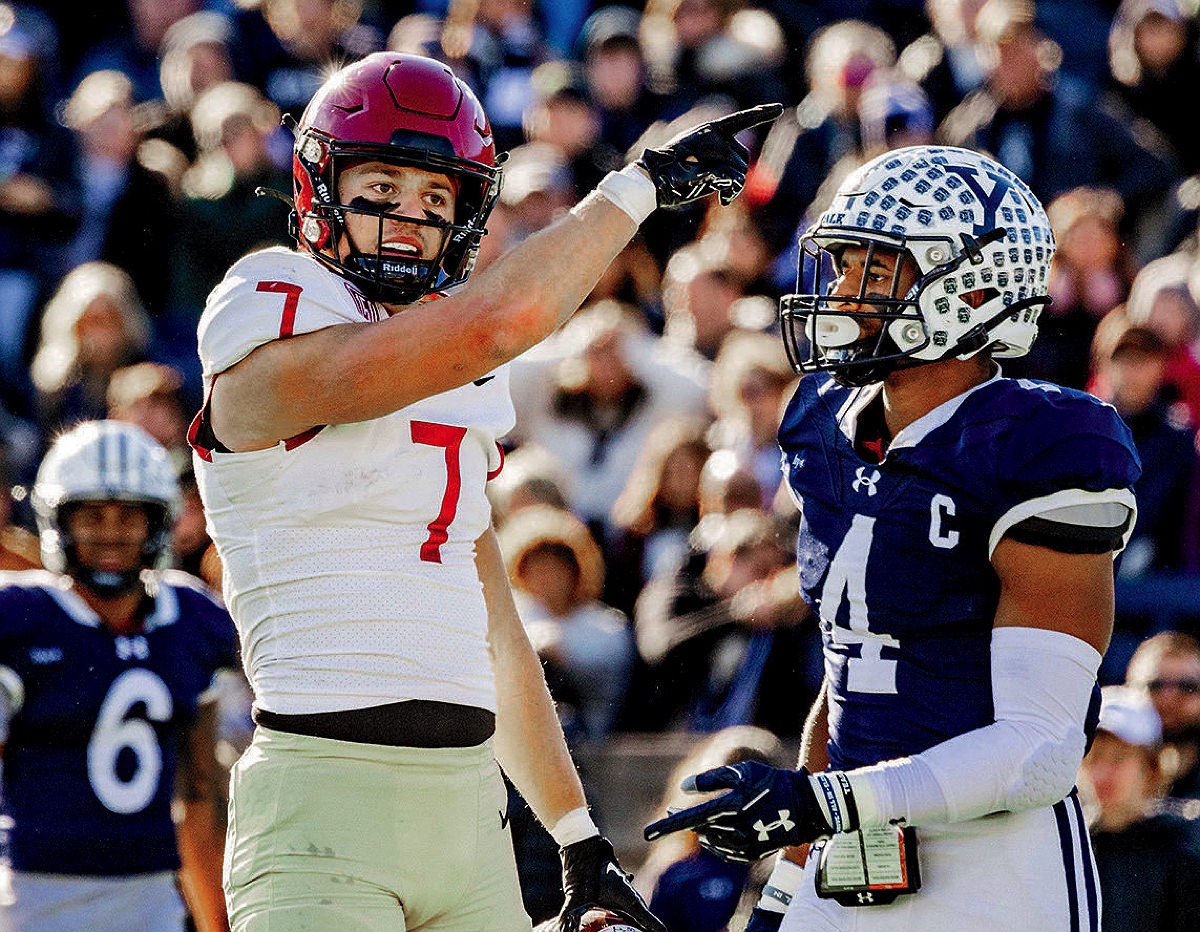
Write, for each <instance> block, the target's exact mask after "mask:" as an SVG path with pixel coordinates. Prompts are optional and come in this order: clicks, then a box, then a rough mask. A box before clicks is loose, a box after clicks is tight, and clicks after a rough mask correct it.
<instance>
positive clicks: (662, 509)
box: [604, 420, 710, 613]
mask: <svg viewBox="0 0 1200 932" xmlns="http://www.w3.org/2000/svg"><path fill="white" fill-rule="evenodd" d="M706 427H707V424H706V423H705V422H703V421H695V420H679V421H673V422H665V423H663V424H661V425H660V426H659V427H658V428H656V429H655V431H654V433H653V434H652V435H651V436H650V437H648V438H647V440H646V443H645V445H644V446H643V447H642V451H641V455H640V456H639V458H638V462H637V465H636V466H635V467H634V469H633V472H632V473H631V474H630V476H629V481H628V482H627V483H626V484H625V488H624V489H622V490H621V494H620V495H619V496H618V497H617V500H616V502H614V503H613V512H612V528H613V534H612V535H610V538H609V540H608V541H607V542H606V547H605V551H606V554H607V557H608V565H609V573H608V585H607V586H606V588H605V592H604V601H606V602H608V603H609V604H610V605H615V606H616V607H618V608H619V609H621V610H622V611H624V612H627V613H628V612H632V611H633V605H634V602H636V601H637V596H638V593H639V592H641V591H642V587H643V586H645V584H646V583H647V582H648V581H650V580H651V579H654V578H656V577H662V576H666V575H670V574H672V573H674V572H675V571H676V570H677V569H678V568H679V566H680V564H681V563H682V562H683V560H684V557H685V556H686V555H687V551H688V539H689V537H690V536H691V533H692V531H693V530H695V528H696V525H697V524H698V523H699V521H700V503H699V494H700V471H701V469H702V468H703V467H704V463H705V461H706V460H707V459H708V456H709V453H710V450H709V446H708V443H707V441H706V440H705V439H704V433H705V428H706Z"/></svg>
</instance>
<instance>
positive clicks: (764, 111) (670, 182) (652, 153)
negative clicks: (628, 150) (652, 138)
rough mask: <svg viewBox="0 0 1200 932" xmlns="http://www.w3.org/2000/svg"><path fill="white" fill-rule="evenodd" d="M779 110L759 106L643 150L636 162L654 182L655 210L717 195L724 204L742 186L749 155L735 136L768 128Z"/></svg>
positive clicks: (768, 106)
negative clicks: (750, 130)
mask: <svg viewBox="0 0 1200 932" xmlns="http://www.w3.org/2000/svg"><path fill="white" fill-rule="evenodd" d="M782 112H783V105H782V104H763V105H762V106H759V107H751V108H750V109H749V110H740V111H738V112H737V113H731V114H729V116H725V117H721V119H719V120H712V121H710V122H708V123H702V124H701V125H699V126H697V127H695V128H694V129H690V130H687V131H686V132H684V133H681V134H680V135H678V136H676V137H675V138H674V139H672V140H671V141H670V142H668V143H667V144H666V145H664V146H660V147H658V148H656V149H647V150H646V151H645V152H643V153H642V157H641V158H640V159H638V165H640V166H641V167H642V168H643V169H644V170H645V172H646V174H648V175H649V176H650V180H651V181H653V182H654V189H655V191H656V192H657V196H658V206H659V207H681V206H683V205H684V204H690V203H691V202H692V201H695V200H699V199H700V198H702V197H707V196H708V195H710V194H713V193H716V194H717V195H718V196H719V197H720V198H721V203H722V204H728V203H729V202H730V201H732V200H733V199H734V198H735V197H737V196H738V194H739V193H740V192H741V190H742V187H743V186H744V185H745V184H746V168H747V166H748V164H749V159H750V152H749V150H747V148H746V147H745V146H744V145H742V144H741V143H740V142H738V140H737V138H736V137H737V134H738V133H740V132H741V131H742V130H746V129H750V128H751V127H752V126H758V125H760V124H762V123H770V122H771V121H772V120H774V119H775V118H776V117H778V116H779V114H781V113H782Z"/></svg>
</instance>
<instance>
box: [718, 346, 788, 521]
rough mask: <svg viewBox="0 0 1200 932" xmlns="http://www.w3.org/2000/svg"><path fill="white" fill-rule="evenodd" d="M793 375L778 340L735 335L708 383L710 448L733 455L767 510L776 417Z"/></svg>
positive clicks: (775, 459)
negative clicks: (711, 415) (745, 468)
mask: <svg viewBox="0 0 1200 932" xmlns="http://www.w3.org/2000/svg"><path fill="white" fill-rule="evenodd" d="M793 381H795V373H793V372H792V367H791V366H789V365H788V361H787V357H786V356H784V353H783V347H782V346H781V345H780V343H779V339H778V338H777V337H772V336H770V335H768V334H765V333H734V334H732V335H730V336H729V338H728V339H726V340H725V342H724V343H723V344H722V346H721V351H720V353H718V354H717V360H716V363H715V364H714V365H713V368H712V376H711V378H710V380H709V398H710V400H711V405H712V409H713V411H714V412H715V413H716V415H717V422H716V423H715V424H714V425H713V429H712V431H711V433H710V434H709V439H710V441H711V442H712V444H713V447H714V448H717V449H728V450H732V451H733V452H734V453H735V454H736V455H737V456H738V458H739V459H740V460H741V461H742V462H744V463H745V464H746V465H747V466H748V467H749V469H750V471H751V472H752V474H753V475H754V478H755V480H756V482H757V483H758V486H759V488H760V489H761V490H762V502H761V506H762V507H763V508H764V509H767V508H769V507H770V504H771V501H772V500H773V499H774V498H775V492H776V490H778V488H779V482H780V472H779V444H778V442H777V439H776V438H777V436H778V433H779V418H780V416H781V415H782V413H783V403H784V398H785V397H786V394H787V389H788V387H789V386H790V385H791V384H792V383H793Z"/></svg>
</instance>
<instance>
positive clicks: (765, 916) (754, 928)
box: [745, 906, 783, 932]
mask: <svg viewBox="0 0 1200 932" xmlns="http://www.w3.org/2000/svg"><path fill="white" fill-rule="evenodd" d="M781 922H783V913H776V912H772V911H771V910H769V909H762V908H761V907H758V906H755V907H754V911H753V912H751V913H750V921H749V922H747V923H746V929H745V932H779V924H780V923H781Z"/></svg>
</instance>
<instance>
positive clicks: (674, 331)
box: [663, 240, 745, 361]
mask: <svg viewBox="0 0 1200 932" xmlns="http://www.w3.org/2000/svg"><path fill="white" fill-rule="evenodd" d="M714 247H719V244H718V243H717V241H715V240H710V241H709V242H707V243H703V242H696V243H692V244H690V245H688V246H684V247H683V248H682V249H680V250H679V251H678V252H676V253H675V254H674V255H673V256H671V259H670V261H669V262H668V263H667V268H666V271H665V272H664V273H663V310H664V312H665V314H666V327H665V330H664V333H663V339H664V340H666V341H667V342H668V343H671V344H673V345H674V346H676V347H679V348H680V349H681V350H683V351H685V352H693V353H699V355H700V356H702V357H703V358H705V359H707V360H709V361H712V360H715V359H716V358H717V353H719V352H720V351H721V345H722V344H723V343H724V342H725V338H726V337H728V336H729V335H730V334H731V333H733V332H734V331H736V330H737V329H738V324H737V321H736V320H735V317H734V314H735V307H736V305H737V303H738V300H739V299H740V298H743V297H745V292H744V291H743V288H744V287H745V286H744V284H743V280H742V278H741V277H740V276H739V275H738V274H737V273H736V272H735V271H734V269H733V268H732V265H733V262H734V260H733V258H732V257H731V256H730V255H729V253H728V252H727V251H725V250H721V249H719V248H714Z"/></svg>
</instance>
